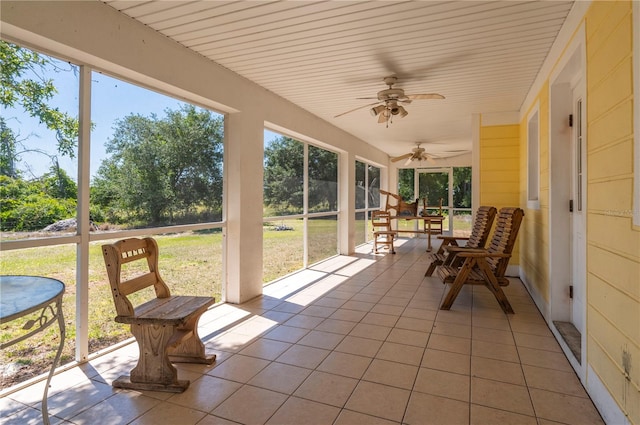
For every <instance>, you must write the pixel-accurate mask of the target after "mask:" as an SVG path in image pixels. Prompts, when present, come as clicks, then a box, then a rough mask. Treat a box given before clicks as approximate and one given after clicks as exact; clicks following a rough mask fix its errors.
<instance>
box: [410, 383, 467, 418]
mask: <svg viewBox="0 0 640 425" xmlns="http://www.w3.org/2000/svg"><path fill="white" fill-rule="evenodd" d="M403 423H404V424H407V425H443V424H446V425H458V424H460V425H467V424H468V423H469V403H467V402H462V401H458V400H452V399H450V398H444V397H437V396H434V395H431V394H424V393H420V392H416V391H414V392H413V393H411V399H410V400H409V405H408V406H407V413H406V414H405V416H404V421H403Z"/></svg>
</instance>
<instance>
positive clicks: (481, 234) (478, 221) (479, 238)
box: [424, 206, 497, 276]
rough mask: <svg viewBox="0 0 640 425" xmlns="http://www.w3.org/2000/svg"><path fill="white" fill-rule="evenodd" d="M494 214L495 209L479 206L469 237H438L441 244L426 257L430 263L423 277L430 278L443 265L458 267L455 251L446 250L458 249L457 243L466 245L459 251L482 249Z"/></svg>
mask: <svg viewBox="0 0 640 425" xmlns="http://www.w3.org/2000/svg"><path fill="white" fill-rule="evenodd" d="M496 213H497V210H496V208H495V207H489V206H481V207H480V208H478V211H476V216H475V218H474V221H473V227H472V229H471V235H470V236H469V237H461V236H438V239H441V240H442V244H441V245H440V249H438V252H434V253H432V254H429V255H428V256H427V259H428V260H429V261H431V263H430V264H429V268H428V269H427V271H426V272H425V274H424V275H425V276H431V275H432V274H433V272H434V271H435V269H436V267H438V266H440V265H443V264H444V265H451V266H459V265H460V264H461V261H460V260H461V258H458V259H457V260H456V255H455V254H456V252H457V250H454V249H450V250H449V251H447V250H446V248H448V247H454V246H455V247H460V245H459V244H458V242H459V241H466V244H465V245H464V246H463V247H460V249H461V250H464V249H468V248H474V249H475V248H484V245H485V244H486V243H487V239H488V238H489V233H490V232H491V226H492V225H493V221H494V219H495V217H496Z"/></svg>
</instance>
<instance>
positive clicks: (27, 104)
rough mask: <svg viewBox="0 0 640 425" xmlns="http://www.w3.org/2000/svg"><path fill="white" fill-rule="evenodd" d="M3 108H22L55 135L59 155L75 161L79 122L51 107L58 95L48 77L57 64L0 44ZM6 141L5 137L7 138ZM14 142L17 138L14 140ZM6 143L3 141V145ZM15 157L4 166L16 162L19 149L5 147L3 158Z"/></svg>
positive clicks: (6, 161)
mask: <svg viewBox="0 0 640 425" xmlns="http://www.w3.org/2000/svg"><path fill="white" fill-rule="evenodd" d="M0 62H1V63H2V67H0V105H2V106H3V107H5V108H14V107H17V106H20V107H22V108H23V109H24V110H25V111H26V112H27V113H28V114H29V115H30V116H31V117H34V118H38V119H39V120H40V122H41V123H42V124H44V125H45V126H46V127H47V128H48V129H49V130H52V131H54V132H55V135H56V140H57V151H58V152H59V153H60V154H61V155H63V156H65V155H66V156H69V157H70V158H73V157H74V156H75V153H74V149H75V147H76V145H77V140H78V128H79V124H78V120H77V119H76V118H74V117H71V116H70V115H69V114H67V113H64V112H61V111H60V110H59V109H58V108H54V107H52V106H51V105H50V101H51V99H52V98H53V96H54V95H55V94H56V93H57V92H58V91H57V90H56V87H55V86H54V84H53V80H52V79H50V78H46V77H44V75H43V74H44V73H45V71H46V70H47V69H48V68H55V66H54V64H53V62H52V61H51V60H50V59H49V58H47V57H46V56H42V55H40V54H38V53H36V52H33V51H31V50H29V49H24V48H22V47H19V46H17V45H15V44H12V43H7V42H5V41H2V40H0ZM3 138H4V135H3ZM13 140H14V142H15V140H16V138H15V137H14V138H13ZM4 142H5V140H3V143H4ZM6 154H9V155H10V154H13V155H14V158H9V159H7V158H4V157H3V158H2V160H1V161H0V162H2V163H3V164H4V163H9V162H11V159H13V160H15V156H16V155H17V153H16V149H15V147H14V150H13V151H12V150H7V149H5V146H3V149H2V150H0V155H6Z"/></svg>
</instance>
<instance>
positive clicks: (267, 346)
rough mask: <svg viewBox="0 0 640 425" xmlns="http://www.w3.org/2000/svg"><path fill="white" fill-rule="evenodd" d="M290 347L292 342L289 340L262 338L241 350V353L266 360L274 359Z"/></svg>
mask: <svg viewBox="0 0 640 425" xmlns="http://www.w3.org/2000/svg"><path fill="white" fill-rule="evenodd" d="M289 347H291V344H290V343H287V342H282V341H276V340H273V339H267V338H260V339H258V340H256V341H254V342H252V343H251V344H249V345H248V346H247V347H246V348H244V349H243V350H241V351H240V353H239V354H241V355H243V356H250V357H258V358H260V359H265V360H274V359H276V358H277V357H278V356H279V355H280V354H282V353H284V352H285V351H287V350H288V349H289Z"/></svg>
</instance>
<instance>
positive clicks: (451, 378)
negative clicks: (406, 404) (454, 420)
mask: <svg viewBox="0 0 640 425" xmlns="http://www.w3.org/2000/svg"><path fill="white" fill-rule="evenodd" d="M470 385H471V384H470V378H469V376H467V375H459V374H457V373H451V372H444V371H441V370H435V369H428V368H424V367H421V368H420V371H419V372H418V377H417V378H416V383H415V386H414V388H413V389H414V391H419V392H421V393H427V394H431V395H435V396H440V397H446V398H452V399H455V400H460V401H466V402H469V397H470V396H469V391H470Z"/></svg>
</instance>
